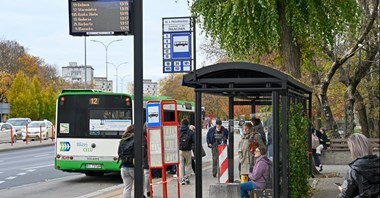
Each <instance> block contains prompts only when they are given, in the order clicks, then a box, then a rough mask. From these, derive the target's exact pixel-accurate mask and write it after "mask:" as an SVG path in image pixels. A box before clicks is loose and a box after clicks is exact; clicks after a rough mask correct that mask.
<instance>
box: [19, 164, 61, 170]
mask: <svg viewBox="0 0 380 198" xmlns="http://www.w3.org/2000/svg"><path fill="white" fill-rule="evenodd" d="M53 165H54V164H47V165H42V166H35V167H28V168H23V169H22V170H30V169H37V168H44V167H48V166H53Z"/></svg>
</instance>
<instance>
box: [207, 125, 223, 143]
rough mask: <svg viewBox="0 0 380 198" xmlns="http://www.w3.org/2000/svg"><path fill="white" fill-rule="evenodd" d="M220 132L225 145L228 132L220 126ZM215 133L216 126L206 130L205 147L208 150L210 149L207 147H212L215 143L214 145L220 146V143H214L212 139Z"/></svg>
mask: <svg viewBox="0 0 380 198" xmlns="http://www.w3.org/2000/svg"><path fill="white" fill-rule="evenodd" d="M220 131H221V132H222V133H223V142H224V144H227V139H228V131H227V129H225V128H224V127H223V126H222V128H221V130H220ZM215 132H216V126H214V127H211V128H210V129H209V130H208V132H207V146H208V147H209V148H211V147H210V146H209V144H212V145H214V144H215V143H216V144H221V142H216V141H215V138H214V137H215V136H214V134H215Z"/></svg>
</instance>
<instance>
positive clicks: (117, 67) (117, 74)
mask: <svg viewBox="0 0 380 198" xmlns="http://www.w3.org/2000/svg"><path fill="white" fill-rule="evenodd" d="M107 63H108V64H111V65H113V66H114V67H115V69H116V76H119V72H118V70H119V67H120V66H121V65H122V64H127V63H128V62H122V63H120V64H118V65H117V66H116V65H115V64H113V63H110V62H107ZM117 79H118V78H116V93H119V88H118V81H117Z"/></svg>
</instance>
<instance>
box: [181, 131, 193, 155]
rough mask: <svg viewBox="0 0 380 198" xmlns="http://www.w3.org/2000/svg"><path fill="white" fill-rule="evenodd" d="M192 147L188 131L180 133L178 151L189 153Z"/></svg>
mask: <svg viewBox="0 0 380 198" xmlns="http://www.w3.org/2000/svg"><path fill="white" fill-rule="evenodd" d="M191 145H192V139H191V136H190V131H187V132H181V134H180V135H179V150H181V151H190V150H191Z"/></svg>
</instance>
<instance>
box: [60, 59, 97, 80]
mask: <svg viewBox="0 0 380 198" xmlns="http://www.w3.org/2000/svg"><path fill="white" fill-rule="evenodd" d="M62 77H63V79H65V80H66V81H67V82H70V83H71V84H75V83H80V84H84V83H87V84H92V82H93V80H94V68H92V66H90V65H87V66H83V65H80V66H78V64H77V63H76V62H70V63H69V66H64V67H62Z"/></svg>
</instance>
